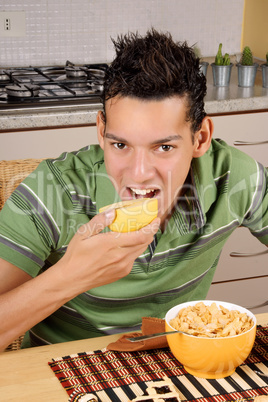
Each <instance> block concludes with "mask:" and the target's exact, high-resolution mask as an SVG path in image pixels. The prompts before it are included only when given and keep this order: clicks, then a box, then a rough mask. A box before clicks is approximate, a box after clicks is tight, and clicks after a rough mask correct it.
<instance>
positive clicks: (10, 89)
mask: <svg viewBox="0 0 268 402" xmlns="http://www.w3.org/2000/svg"><path fill="white" fill-rule="evenodd" d="M39 89H40V88H39V86H38V85H33V84H27V85H26V84H14V85H7V86H6V93H7V94H8V96H12V97H15V98H25V97H31V96H37V95H38V93H39Z"/></svg>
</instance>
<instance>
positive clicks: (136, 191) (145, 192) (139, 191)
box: [131, 188, 155, 195]
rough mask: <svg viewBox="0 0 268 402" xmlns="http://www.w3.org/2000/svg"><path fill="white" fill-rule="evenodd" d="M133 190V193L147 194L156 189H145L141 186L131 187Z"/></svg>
mask: <svg viewBox="0 0 268 402" xmlns="http://www.w3.org/2000/svg"><path fill="white" fill-rule="evenodd" d="M131 191H132V192H133V193H135V194H138V195H146V194H149V193H151V192H154V191H155V190H154V189H153V188H149V189H144V190H142V189H140V188H131Z"/></svg>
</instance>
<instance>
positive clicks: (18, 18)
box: [0, 11, 26, 38]
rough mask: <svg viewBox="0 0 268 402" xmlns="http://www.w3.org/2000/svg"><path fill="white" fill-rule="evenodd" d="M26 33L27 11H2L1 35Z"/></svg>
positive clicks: (0, 13) (21, 34)
mask: <svg viewBox="0 0 268 402" xmlns="http://www.w3.org/2000/svg"><path fill="white" fill-rule="evenodd" d="M25 35H26V23H25V11H0V37H6V38H11V37H22V36H25Z"/></svg>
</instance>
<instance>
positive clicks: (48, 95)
mask: <svg viewBox="0 0 268 402" xmlns="http://www.w3.org/2000/svg"><path fill="white" fill-rule="evenodd" d="M106 69H107V64H105V63H102V64H85V65H82V66H81V65H75V64H73V63H71V62H70V61H67V62H66V64H65V66H48V67H32V66H30V67H18V68H2V69H0V110H1V109H2V110H3V109H14V108H19V109H20V108H31V107H46V106H64V105H66V106H67V105H79V104H93V105H94V104H98V103H100V102H101V94H102V91H103V82H104V76H105V71H106Z"/></svg>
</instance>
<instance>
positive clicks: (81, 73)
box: [65, 66, 87, 78]
mask: <svg viewBox="0 0 268 402" xmlns="http://www.w3.org/2000/svg"><path fill="white" fill-rule="evenodd" d="M65 71H66V76H67V78H77V77H85V78H86V77H87V70H86V69H84V68H82V67H76V66H70V67H65Z"/></svg>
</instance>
